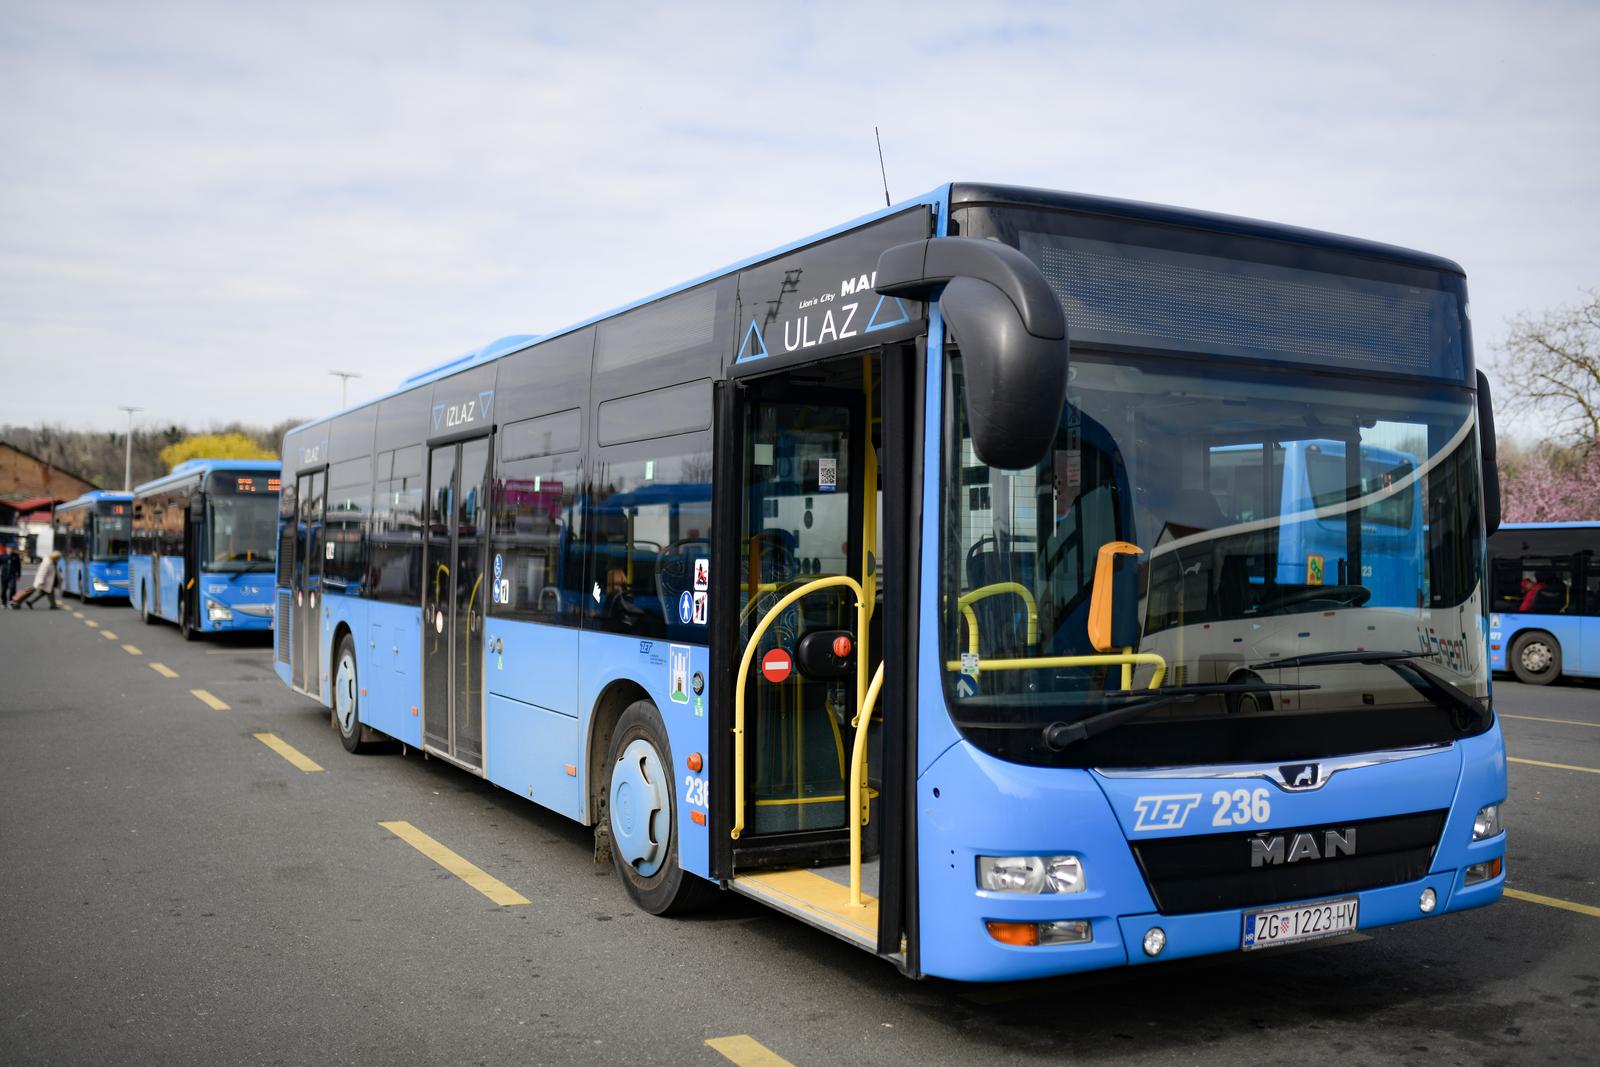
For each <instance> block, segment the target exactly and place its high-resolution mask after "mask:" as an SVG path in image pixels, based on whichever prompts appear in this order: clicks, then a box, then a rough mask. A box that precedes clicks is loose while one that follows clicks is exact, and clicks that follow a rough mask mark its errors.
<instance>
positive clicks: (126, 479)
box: [117, 405, 144, 493]
mask: <svg viewBox="0 0 1600 1067" xmlns="http://www.w3.org/2000/svg"><path fill="white" fill-rule="evenodd" d="M117 410H118V411H126V412H127V413H128V447H127V448H126V449H125V450H124V451H123V454H122V491H123V492H124V493H126V492H130V491H131V490H132V489H133V413H134V412H135V411H143V410H144V408H134V407H127V406H126V405H119V406H118V407H117Z"/></svg>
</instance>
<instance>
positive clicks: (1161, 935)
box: [1144, 926, 1167, 959]
mask: <svg viewBox="0 0 1600 1067" xmlns="http://www.w3.org/2000/svg"><path fill="white" fill-rule="evenodd" d="M1166 947H1167V932H1166V931H1165V930H1163V929H1161V927H1159V926H1152V927H1151V928H1150V929H1148V930H1146V931H1145V932H1144V954H1145V955H1146V956H1149V957H1151V958H1152V959H1153V958H1155V957H1156V956H1159V955H1161V950H1162V949H1164V948H1166Z"/></svg>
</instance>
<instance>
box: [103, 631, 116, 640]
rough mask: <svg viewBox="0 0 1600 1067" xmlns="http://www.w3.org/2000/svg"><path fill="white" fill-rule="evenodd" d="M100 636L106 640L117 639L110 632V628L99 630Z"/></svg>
mask: <svg viewBox="0 0 1600 1067" xmlns="http://www.w3.org/2000/svg"><path fill="white" fill-rule="evenodd" d="M100 636H101V637H103V638H105V639H106V640H107V641H115V640H116V639H117V635H116V634H114V633H112V632H111V631H110V630H101V631H100Z"/></svg>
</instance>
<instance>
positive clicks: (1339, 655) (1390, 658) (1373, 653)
mask: <svg viewBox="0 0 1600 1067" xmlns="http://www.w3.org/2000/svg"><path fill="white" fill-rule="evenodd" d="M1431 655H1433V653H1432V652H1414V651H1406V650H1400V651H1393V652H1387V651H1384V650H1382V649H1370V650H1362V649H1351V650H1350V651H1348V652H1308V653H1306V654H1305V655H1303V656H1290V657H1288V658H1287V659H1269V660H1267V661H1266V662H1264V663H1252V664H1250V669H1251V670H1253V671H1273V670H1282V669H1283V668H1286V667H1332V666H1334V665H1336V664H1340V663H1360V664H1364V665H1366V666H1368V667H1376V666H1377V665H1379V664H1385V665H1387V664H1390V663H1403V662H1405V661H1406V660H1408V659H1421V658H1423V657H1424V656H1431Z"/></svg>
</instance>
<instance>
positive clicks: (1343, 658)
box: [1250, 650, 1488, 730]
mask: <svg viewBox="0 0 1600 1067" xmlns="http://www.w3.org/2000/svg"><path fill="white" fill-rule="evenodd" d="M1433 655H1434V653H1432V652H1416V651H1406V650H1397V651H1389V652H1386V651H1381V650H1375V651H1370V652H1361V651H1354V650H1353V651H1349V652H1312V653H1309V654H1307V655H1304V656H1291V657H1289V658H1288V659H1277V660H1270V661H1268V662H1266V663H1252V664H1251V665H1250V669H1251V670H1253V671H1260V670H1275V669H1282V668H1285V667H1325V666H1334V665H1336V664H1340V663H1360V664H1362V665H1364V666H1368V667H1388V668H1389V669H1390V670H1391V671H1394V673H1396V674H1398V675H1399V676H1400V680H1401V681H1403V682H1405V683H1406V684H1407V685H1409V686H1410V687H1411V688H1413V689H1415V690H1416V691H1417V692H1419V693H1421V694H1422V695H1423V696H1424V697H1426V698H1427V700H1428V701H1429V702H1430V703H1431V704H1433V705H1434V706H1435V707H1440V708H1444V709H1445V710H1446V711H1448V712H1450V715H1451V717H1452V718H1453V719H1454V720H1455V724H1456V728H1457V729H1461V730H1465V729H1467V728H1468V727H1469V726H1471V725H1472V724H1473V723H1475V722H1479V721H1481V720H1482V719H1483V716H1484V714H1485V712H1486V711H1487V710H1488V709H1487V708H1486V707H1485V706H1484V705H1483V704H1482V703H1481V702H1480V701H1478V700H1477V699H1476V698H1475V697H1471V696H1468V695H1467V694H1466V693H1463V692H1462V691H1461V690H1460V689H1459V688H1457V687H1456V686H1455V685H1454V684H1453V683H1451V682H1447V681H1445V680H1444V679H1443V678H1438V677H1435V676H1434V675H1433V673H1432V672H1431V671H1425V670H1423V669H1422V668H1421V667H1419V666H1418V665H1417V664H1416V663H1414V662H1412V661H1413V660H1419V659H1432V658H1433Z"/></svg>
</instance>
